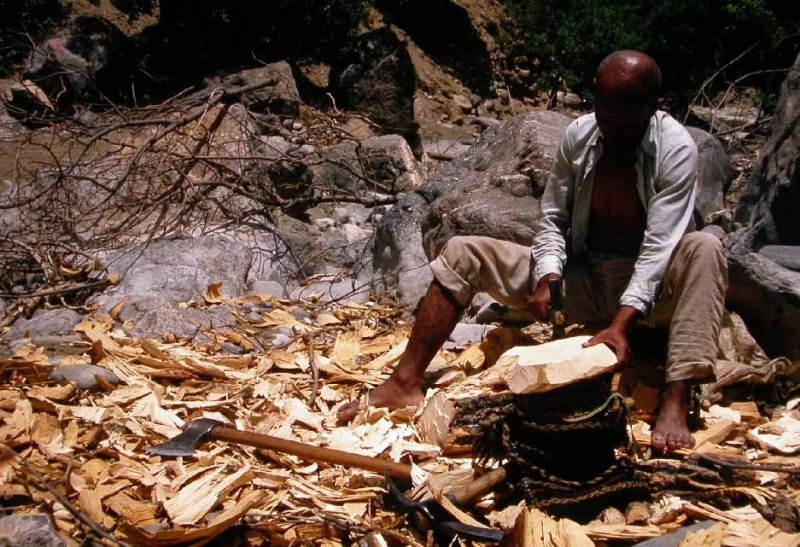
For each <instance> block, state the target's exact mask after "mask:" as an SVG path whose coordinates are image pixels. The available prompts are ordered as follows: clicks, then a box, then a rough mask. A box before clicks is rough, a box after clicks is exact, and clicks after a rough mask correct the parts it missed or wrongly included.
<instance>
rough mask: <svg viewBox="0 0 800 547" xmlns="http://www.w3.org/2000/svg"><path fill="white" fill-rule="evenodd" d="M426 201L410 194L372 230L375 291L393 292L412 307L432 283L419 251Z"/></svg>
mask: <svg viewBox="0 0 800 547" xmlns="http://www.w3.org/2000/svg"><path fill="white" fill-rule="evenodd" d="M428 208H429V201H428V200H427V199H426V198H425V197H423V195H422V194H421V193H418V192H409V193H408V194H406V195H404V196H403V197H401V198H400V200H399V201H398V202H397V204H396V205H395V206H394V207H392V209H391V210H390V211H389V212H388V213H387V214H386V215H385V216H384V217H383V218H382V219H381V221H380V222H379V223H378V224H377V226H376V228H375V241H374V244H373V246H372V267H373V270H374V275H375V280H374V286H375V288H376V289H378V290H381V291H384V292H389V293H394V294H396V296H397V297H398V298H399V299H400V300H401V302H403V303H404V304H405V305H407V306H411V307H414V306H416V305H417V302H419V300H420V299H421V298H422V297H423V296H424V295H425V291H427V290H428V285H430V283H431V281H432V280H433V273H431V270H430V268H429V267H428V258H427V257H426V256H425V251H424V250H423V248H422V231H421V229H420V226H421V224H422V221H423V220H424V218H425V217H426V216H427V214H428Z"/></svg>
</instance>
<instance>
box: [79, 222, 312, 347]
mask: <svg viewBox="0 0 800 547" xmlns="http://www.w3.org/2000/svg"><path fill="white" fill-rule="evenodd" d="M287 258H288V256H287V254H286V253H285V251H284V249H283V247H278V248H277V249H276V243H275V240H274V239H273V238H272V237H271V236H270V234H266V233H263V234H260V233H257V232H246V231H228V232H221V233H218V234H214V235H207V236H201V237H197V238H173V239H164V240H159V241H154V242H151V243H150V244H148V245H146V246H144V247H132V248H128V249H126V250H123V251H121V252H119V253H116V254H114V255H112V256H111V257H110V259H109V260H108V261H107V262H108V270H109V273H119V274H120V275H121V281H120V283H119V284H118V285H116V286H114V287H111V288H109V289H107V290H106V291H104V292H102V293H101V294H99V295H97V296H96V297H94V298H92V299H91V301H92V303H97V304H99V305H100V307H101V309H102V310H103V311H109V310H111V309H112V308H113V307H115V306H117V305H118V304H120V305H121V308H120V310H119V311H120V313H119V319H120V320H121V321H133V322H134V323H136V325H137V328H136V329H135V332H137V333H140V334H142V335H146V336H155V337H158V336H163V335H165V334H168V333H170V332H174V333H175V334H177V335H179V336H188V335H190V334H191V333H192V332H194V330H196V328H197V326H198V325H203V326H206V325H209V324H212V323H214V324H218V323H220V321H219V320H218V319H213V318H209V317H206V316H205V315H204V312H200V311H199V310H192V309H188V310H181V309H176V308H171V307H170V305H172V304H177V303H182V302H188V301H191V300H194V299H199V298H201V297H202V296H203V294H205V293H206V291H207V289H208V287H209V286H210V285H211V284H212V283H222V289H221V290H222V294H223V295H225V296H227V297H233V296H238V295H241V294H245V293H246V292H248V284H250V285H249V286H250V288H252V286H253V284H254V283H255V282H257V281H265V282H266V281H279V280H283V279H286V278H287V276H288V274H289V272H291V271H294V270H296V268H297V266H295V265H294V263H291V262H287ZM164 310H167V311H164ZM160 313H165V314H166V315H165V317H163V318H161V317H159V314H160ZM167 316H169V317H167ZM172 319H174V320H175V321H176V323H175V328H173V325H171V324H170V321H171V320H172ZM176 329H177V330H176ZM190 331H191V332H190Z"/></svg>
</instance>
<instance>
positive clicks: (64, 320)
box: [3, 309, 83, 344]
mask: <svg viewBox="0 0 800 547" xmlns="http://www.w3.org/2000/svg"><path fill="white" fill-rule="evenodd" d="M81 321H83V317H81V316H80V315H79V314H78V313H76V312H74V311H72V310H65V309H59V310H47V311H39V312H38V313H36V314H34V316H33V317H31V318H30V319H17V320H16V321H15V322H14V324H13V325H12V327H11V328H10V329H9V331H8V332H7V333H5V334H4V335H3V342H5V343H6V344H10V343H11V342H13V341H14V340H17V339H20V338H33V337H36V336H54V335H62V334H69V333H71V332H72V329H74V328H75V326H76V325H77V324H78V323H80V322H81Z"/></svg>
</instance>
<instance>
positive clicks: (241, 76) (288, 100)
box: [222, 61, 302, 116]
mask: <svg viewBox="0 0 800 547" xmlns="http://www.w3.org/2000/svg"><path fill="white" fill-rule="evenodd" d="M263 82H271V83H270V84H269V85H265V86H264V87H258V88H257V89H254V90H252V91H248V92H247V93H245V94H244V96H243V97H242V103H243V104H244V105H245V106H246V107H247V108H248V109H249V110H251V111H253V112H270V113H272V114H284V115H287V116H297V114H298V112H299V110H300V103H301V102H302V101H301V99H300V93H299V92H298V91H297V84H296V83H295V80H294V76H293V75H292V67H291V66H290V65H289V63H287V62H286V61H280V62H277V63H271V64H268V65H264V66H262V67H258V68H251V69H248V70H243V71H241V72H239V73H237V74H233V75H231V76H228V77H227V78H225V79H224V80H223V82H222V84H223V86H224V87H245V86H254V85H256V84H261V83H263Z"/></svg>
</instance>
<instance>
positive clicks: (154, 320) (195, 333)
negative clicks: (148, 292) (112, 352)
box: [129, 303, 235, 343]
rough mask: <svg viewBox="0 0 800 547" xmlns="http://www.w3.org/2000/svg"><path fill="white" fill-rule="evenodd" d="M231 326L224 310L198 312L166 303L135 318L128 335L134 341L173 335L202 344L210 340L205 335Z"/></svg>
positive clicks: (228, 315)
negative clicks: (210, 331)
mask: <svg viewBox="0 0 800 547" xmlns="http://www.w3.org/2000/svg"><path fill="white" fill-rule="evenodd" d="M218 308H221V307H218ZM234 322H235V320H234V317H233V315H232V314H231V313H230V312H229V311H227V310H225V308H221V309H216V310H215V309H214V307H212V308H209V309H208V310H198V309H196V308H183V307H179V306H176V305H175V304H169V303H167V304H162V305H161V306H159V307H157V308H154V309H152V310H149V311H147V312H145V313H143V314H140V315H137V316H136V318H135V319H134V320H133V323H134V325H133V328H131V329H130V331H129V334H131V335H132V336H135V337H137V338H162V337H164V336H166V335H168V334H174V335H175V336H176V337H177V338H180V339H191V340H192V341H193V342H195V343H205V342H207V341H209V340H210V338H209V337H208V335H207V333H206V331H208V330H211V329H216V328H220V327H224V326H226V325H231V324H233V323H234Z"/></svg>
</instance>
